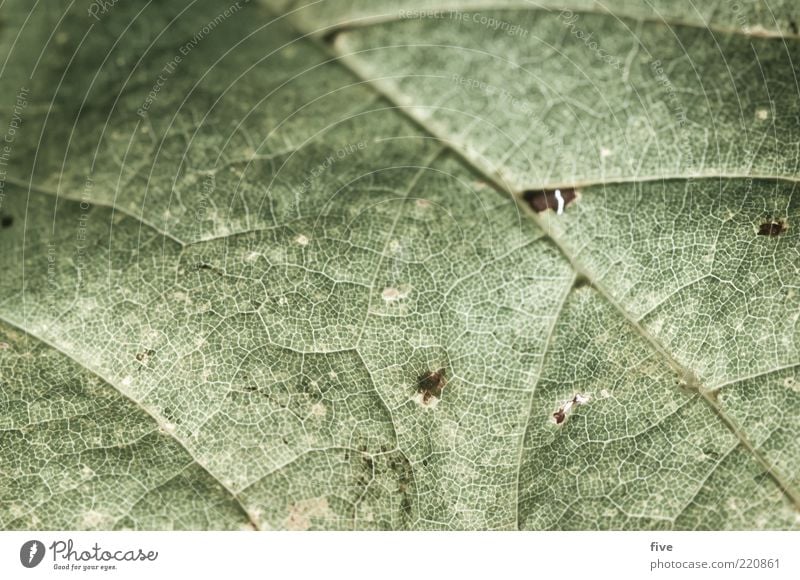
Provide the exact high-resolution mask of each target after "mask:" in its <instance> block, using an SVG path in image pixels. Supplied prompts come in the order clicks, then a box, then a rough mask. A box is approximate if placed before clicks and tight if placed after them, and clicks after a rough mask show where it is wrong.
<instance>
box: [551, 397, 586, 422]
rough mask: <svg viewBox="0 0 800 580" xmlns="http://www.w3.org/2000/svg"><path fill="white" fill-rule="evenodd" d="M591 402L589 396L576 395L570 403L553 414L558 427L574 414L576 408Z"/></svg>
mask: <svg viewBox="0 0 800 580" xmlns="http://www.w3.org/2000/svg"><path fill="white" fill-rule="evenodd" d="M588 402H589V396H588V395H582V394H581V393H576V394H575V395H574V396H573V397H572V398H571V399H570V400H569V401H567V402H566V403H564V404H563V405H561V407H559V409H558V410H557V411H556V412H555V413H553V421H554V422H555V424H556V425H561V424H562V423H563V422H564V421H566V420H567V417H568V416H569V415H570V414H571V413H572V411H573V410H574V409H575V407H578V406H580V405H585V404H586V403H588Z"/></svg>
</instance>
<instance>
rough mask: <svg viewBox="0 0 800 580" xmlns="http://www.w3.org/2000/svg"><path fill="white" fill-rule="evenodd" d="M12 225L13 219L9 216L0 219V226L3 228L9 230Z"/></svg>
mask: <svg viewBox="0 0 800 580" xmlns="http://www.w3.org/2000/svg"><path fill="white" fill-rule="evenodd" d="M13 223H14V218H13V217H12V216H10V215H4V216H3V217H2V218H0V226H2V227H3V228H10V227H11V224H13Z"/></svg>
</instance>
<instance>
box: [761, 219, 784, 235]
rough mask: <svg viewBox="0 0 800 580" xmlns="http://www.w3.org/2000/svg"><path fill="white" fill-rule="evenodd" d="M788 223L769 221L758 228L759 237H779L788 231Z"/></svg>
mask: <svg viewBox="0 0 800 580" xmlns="http://www.w3.org/2000/svg"><path fill="white" fill-rule="evenodd" d="M786 229H787V228H786V223H785V222H783V221H781V220H767V221H765V222H764V223H763V224H761V226H759V228H758V235H759V236H770V237H774V236H779V235H781V234H782V233H783V232H785V231H786Z"/></svg>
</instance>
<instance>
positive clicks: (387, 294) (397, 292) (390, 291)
mask: <svg viewBox="0 0 800 580" xmlns="http://www.w3.org/2000/svg"><path fill="white" fill-rule="evenodd" d="M409 292H410V290H409V288H408V287H407V286H400V287H399V288H384V289H383V292H382V293H381V297H382V298H383V299H384V301H386V302H395V301H397V300H402V299H403V298H406V297H407V296H408V294H409Z"/></svg>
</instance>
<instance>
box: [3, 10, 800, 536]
mask: <svg viewBox="0 0 800 580" xmlns="http://www.w3.org/2000/svg"><path fill="white" fill-rule="evenodd" d="M627 4H628V3H619V6H616V5H613V6H612V7H611V8H612V9H611V12H612V13H613V14H610V13H608V12H607V11H605V12H604V11H599V10H597V9H596V7H594V6H590V5H588V4H587V5H586V6H584V5H583V4H579V3H575V5H574V6H569V7H568V8H569V10H570V11H571V14H572V16H569V15H565V14H564V13H561V12H558V11H556V10H553V9H548V8H552V7H550V6H548V7H545V8H541V7H539V8H537V7H532V6H522V5H519V4H512V3H509V5H508V6H506V4H502V5H500V4H497V5H493V6H492V7H491V10H490V9H488V8H487V9H481V7H480V6H476V5H474V4H466V3H463V4H454V5H453V6H454V7H456V8H461V9H463V11H461V12H459V14H462V15H467V16H465V17H461V18H459V19H454V18H451V17H450V16H448V17H447V18H432V17H430V16H425V15H417V16H419V17H405V16H403V17H399V15H398V14H394V12H393V14H394V15H393V16H385V14H388V13H383V12H381V10H383V9H384V8H383V5H382V4H381V3H370V4H369V5H366V4H363V5H362V4H360V3H348V4H347V9H345V8H343V7H342V3H340V2H335V1H331V2H327V3H323V4H322V5H321V6H320V7H319V10H311V9H300V10H295V11H294V12H292V13H291V14H289V15H288V16H285V15H283V11H292V9H293V8H294V7H293V6H287V5H285V3H282V2H278V3H276V4H275V5H273V6H272V7H271V8H270V9H267V8H265V7H264V6H261V5H256V4H254V3H245V2H241V3H239V4H232V5H230V6H227V7H226V6H220V5H219V4H218V3H215V2H210V1H209V2H204V1H200V2H195V3H192V4H190V5H188V6H174V5H171V4H170V3H152V4H147V5H145V6H144V7H142V6H132V5H129V4H128V3H119V4H116V5H114V6H113V9H111V10H109V11H108V12H107V13H105V14H102V15H100V20H99V21H97V20H95V19H94V18H92V17H91V16H87V14H88V11H89V9H90V6H91V3H89V2H77V3H75V4H69V5H68V4H66V3H65V4H64V10H63V12H59V13H57V14H56V15H55V16H54V15H53V12H52V9H51V10H50V11H48V12H47V14H45V13H44V9H43V8H34V9H30V8H20V5H19V4H13V3H12V4H11V9H13V10H14V12H12V13H10V14H12V16H13V18H11V17H9V22H10V23H11V24H10V25H9V26H7V27H5V28H4V29H0V46H3V47H4V50H5V51H8V56H9V58H8V59H7V64H6V67H5V69H4V72H3V78H4V79H6V78H8V79H13V83H11V84H10V85H9V86H12V87H13V86H19V87H23V86H24V87H25V88H26V89H29V91H28V92H27V93H25V95H27V96H25V98H24V99H23V100H24V101H25V106H24V107H23V109H24V111H22V113H21V115H18V116H20V117H21V122H22V125H21V127H20V128H19V130H18V131H17V132H16V133H15V135H14V139H13V143H12V146H11V151H10V155H9V164H8V170H7V175H6V179H5V181H4V182H3V183H4V190H3V197H2V198H1V199H0V204H2V205H0V211H1V212H2V215H3V224H4V227H3V228H2V229H0V240H1V241H2V248H3V251H2V253H0V268H2V270H3V272H4V277H3V285H2V294H0V334H2V338H0V381H2V398H0V420H1V421H2V423H3V430H2V431H0V442H1V444H0V482H2V484H1V485H0V525H1V526H2V527H3V528H60V527H64V528H74V529H92V528H97V529H110V528H146V529H152V528H156V529H162V528H165V529H172V528H175V529H184V528H211V529H229V528H233V529H239V528H262V529H266V528H281V529H285V528H288V529H387V528H390V529H509V528H522V529H670V528H676V529H694V528H701V529H743V528H745V529H749V528H757V529H774V528H777V529H786V528H796V527H798V525H800V519H798V506H799V505H800V491H799V490H800V443H798V441H800V419H798V409H800V391H799V390H798V387H797V384H798V383H797V382H796V380H797V364H798V340H800V332H799V331H798V312H800V298H798V290H800V288H798V286H800V284H799V283H798V280H799V279H800V271H799V270H798V264H800V260H798V257H800V256H798V236H797V232H796V229H797V228H796V223H797V221H798V219H800V210H799V209H798V202H797V194H796V193H795V191H794V190H795V187H796V185H795V184H796V178H795V176H796V175H797V163H798V152H797V146H796V144H797V126H796V120H797V114H798V109H797V102H798V101H797V98H796V97H797V85H796V80H795V79H794V73H793V70H794V68H793V66H792V63H793V62H796V61H797V60H798V58H800V54H798V48H797V39H796V38H794V36H793V35H792V32H791V30H790V29H789V30H787V27H789V28H790V25H789V24H788V23H787V22H788V21H786V20H781V19H780V18H778V17H777V16H776V17H774V18H772V19H771V20H770V17H771V16H774V14H778V13H779V12H780V10H781V9H782V5H779V4H775V5H770V7H771V8H772V9H773V11H774V12H769V11H767V10H766V8H765V6H766V5H765V4H762V3H753V4H752V5H750V4H748V5H747V6H748V12H747V14H748V15H749V16H748V18H749V19H751V20H749V21H750V22H758V24H759V26H761V27H762V28H763V30H762V28H759V30H758V32H759V33H760V35H759V36H754V35H753V31H752V30H750V31H749V32H750V34H745V33H744V31H742V30H740V29H737V28H736V26H732V25H731V23H732V22H733V23H736V22H737V20H736V19H737V18H739V16H738V15H737V14H731V13H729V12H724V11H723V12H722V13H721V14H719V15H712V14H703V13H698V14H694V13H693V12H691V11H689V10H688V9H687V10H683V9H682V8H680V7H676V6H675V5H679V6H682V3H670V4H669V6H672V8H670V10H673V11H674V12H672V13H669V14H667V15H662V14H661V13H660V12H657V9H658V8H659V6H658V5H654V6H655V7H653V6H651V7H650V8H651V9H652V11H653V12H650V13H646V14H645V13H643V12H642V11H641V10H637V11H635V12H631V11H630V10H629V9H628V8H626V6H627ZM415 6H416V5H415ZM453 6H451V5H450V4H448V5H447V6H446V7H447V8H451V7H453ZM665 6H666V4H665ZM420 7H424V8H426V9H427V8H430V7H429V6H428V5H427V4H420ZM410 8H412V7H411V6H409V9H410ZM476 8H477V9H479V10H480V11H479V12H475V11H474V10H475V9H476ZM662 8H663V7H662ZM664 9H665V10H666V8H664ZM392 10H395V9H392ZM29 13H30V14H29ZM475 14H477V15H479V16H478V18H474V17H473V16H471V15H475ZM376 15H377V16H376ZM675 15H685V16H686V17H685V18H678V17H676V16H675ZM28 16H29V18H28ZM378 16H379V17H378ZM576 16H577V19H576V18H575V17H576ZM657 16H663V18H660V17H657ZM362 17H366V18H365V19H362ZM484 17H485V19H486V20H485V22H483V18H484ZM26 18H27V19H26ZM781 18H782V17H781ZM710 19H711V20H713V21H711V20H710ZM489 22H493V23H497V22H506V23H512V24H514V25H517V26H519V27H520V28H519V31H522V30H524V31H526V33H525V34H524V35H522V34H521V32H516V33H513V34H510V33H509V30H510V29H509V28H508V27H503V26H502V25H497V26H496V27H495V26H494V24H492V25H488V23H489ZM342 23H345V24H346V26H343V27H342V28H341V29H340V28H339V25H341V24H342ZM704 23H705V24H708V25H709V26H710V27H711V28H710V29H707V28H704V27H703V26H701V25H703V24H704ZM331 25H334V27H335V28H334V29H333V30H330V29H329V28H326V27H329V26H331ZM577 30H583V31H585V32H586V34H589V33H593V34H594V36H593V38H596V39H597V43H598V47H602V48H603V50H604V51H606V52H605V53H603V54H605V55H606V56H610V57H618V58H619V59H620V62H621V63H622V64H621V65H620V67H619V68H617V67H616V66H614V65H612V64H609V61H606V60H602V59H598V54H599V53H598V52H597V49H593V48H592V47H591V46H589V44H587V42H586V41H585V38H580V37H579V35H578V34H577V33H576V32H575V31H577ZM323 31H325V32H327V33H328V34H322V32H323ZM17 34H18V36H19V38H20V40H19V41H14V40H9V37H10V36H9V35H14V38H17ZM44 39H47V40H44ZM17 43H19V44H17ZM29 45H30V46H37V47H38V48H39V50H40V51H41V55H39V54H37V56H36V59H35V60H34V59H33V58H31V56H30V51H29V50H27V49H26V50H22V48H23V47H27V46H29ZM603 58H605V57H603ZM654 62H657V63H658V64H657V65H654ZM25 79H27V80H25ZM9 82H11V81H9ZM18 94H19V93H18ZM3 99H4V100H3V101H2V103H3V107H4V111H7V114H6V115H5V116H6V117H7V118H9V119H13V115H14V107H15V103H16V104H17V105H18V104H19V103H18V101H19V99H18V98H17V99H16V100H15V99H12V98H10V97H9V96H8V95H4V97H3ZM556 188H562V189H563V190H564V194H565V195H567V193H568V192H572V195H571V197H570V196H567V197H569V202H568V203H567V204H566V206H565V207H564V208H563V212H562V213H557V212H556V211H553V210H552V209H550V210H545V211H541V212H536V211H535V210H533V209H531V208H530V207H528V206H527V204H526V202H525V200H526V199H528V200H531V199H534V198H536V197H537V196H542V195H545V194H548V195H550V194H551V193H552V191H553V190H554V189H556ZM559 191H561V190H559ZM548 192H549V193H548ZM765 233H766V234H773V235H764V234H765Z"/></svg>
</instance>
